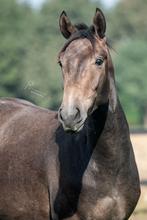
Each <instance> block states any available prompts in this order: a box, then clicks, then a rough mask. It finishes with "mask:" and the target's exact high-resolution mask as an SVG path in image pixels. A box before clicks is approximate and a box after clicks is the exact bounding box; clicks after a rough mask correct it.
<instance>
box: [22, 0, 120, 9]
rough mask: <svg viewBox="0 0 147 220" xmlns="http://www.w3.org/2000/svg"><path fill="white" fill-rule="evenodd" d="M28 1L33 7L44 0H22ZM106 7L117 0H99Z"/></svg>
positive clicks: (36, 6)
mask: <svg viewBox="0 0 147 220" xmlns="http://www.w3.org/2000/svg"><path fill="white" fill-rule="evenodd" d="M22 1H27V2H29V3H30V4H31V5H32V6H33V7H35V8H38V7H39V6H40V5H41V4H42V3H43V2H44V0H22ZM101 1H102V2H104V4H105V5H106V6H107V7H111V6H113V5H114V4H115V3H116V2H117V1H118V0H101Z"/></svg>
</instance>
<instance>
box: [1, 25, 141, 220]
mask: <svg viewBox="0 0 147 220" xmlns="http://www.w3.org/2000/svg"><path fill="white" fill-rule="evenodd" d="M64 24H65V22H64ZM68 24H69V22H68ZM70 30H71V28H70ZM72 30H73V29H72ZM66 33H68V34H69V32H66ZM77 42H78V40H77V41H76V40H75V41H74V42H72V43H74V44H72V43H71V46H73V45H74V48H76V43H77ZM83 42H84V44H85V42H87V44H88V39H83V40H82V41H81V46H82V45H83ZM66 46H67V45H66ZM67 47H68V46H67ZM89 47H90V44H89ZM89 47H88V48H89ZM70 49H71V48H70V45H69V49H68V50H67V53H68V51H70ZM62 53H63V51H62ZM84 54H85V53H84ZM64 59H65V58H64ZM64 62H65V60H64ZM100 63H101V62H100ZM100 65H101V64H100ZM68 68H69V67H68ZM108 69H109V70H110V66H109V68H108ZM101 70H102V68H100V69H98V71H101ZM111 76H112V75H111ZM66 77H67V76H66ZM68 82H69V81H68ZM84 83H85V82H83V86H84V85H85V84H84ZM109 83H110V88H111V91H109V89H108V88H107V89H106V91H103V95H105V96H107V92H108V94H109V98H108V99H107V97H106V99H103V100H104V102H100V101H99V105H98V106H97V107H96V106H95V107H94V105H93V104H92V103H91V102H89V101H88V102H86V105H88V103H91V104H92V106H89V107H87V108H89V109H92V110H91V111H89V112H90V114H89V115H88V116H87V118H86V120H85V122H84V125H83V124H82V125H83V127H82V126H81V124H80V123H81V121H82V119H80V120H79V118H80V117H85V115H86V113H84V110H81V109H80V105H78V108H77V107H76V111H75V113H76V114H75V115H74V113H73V112H71V111H70V114H69V116H70V117H65V111H66V109H65V102H67V105H66V106H68V101H67V100H68V99H67V97H65V96H64V103H63V104H64V105H62V109H60V111H59V114H62V115H59V116H60V117H61V119H60V120H61V122H62V124H63V127H64V129H65V130H69V129H70V130H73V131H76V130H77V131H78V132H77V133H66V132H65V131H64V129H63V127H62V126H61V124H60V123H59V122H58V117H57V113H56V112H52V111H49V110H46V109H43V108H39V107H37V106H35V105H33V104H31V103H29V102H25V101H21V100H18V99H1V101H0V220H61V219H68V220H126V219H128V218H129V216H130V215H131V213H132V212H133V210H134V208H135V206H136V203H137V201H138V198H139V194H140V187H139V178H138V172H137V168H136V163H135V159H134V154H133V150H132V145H131V142H130V137H129V129H128V125H127V122H126V119H125V116H124V113H123V111H122V108H121V105H120V103H119V100H118V98H117V97H116V96H115V89H114V87H113V83H114V82H113V79H111V77H110V79H109ZM72 85H73V84H72ZM105 85H106V86H105V88H106V87H107V83H106V84H105ZM101 87H102V85H101ZM64 89H65V90H66V88H64ZM68 89H69V88H68ZM72 89H73V87H72ZM78 89H79V87H77V91H78ZM68 91H69V93H68V94H70V90H68ZM96 93H97V92H96ZM110 93H111V94H110ZM73 94H74V93H73ZM84 94H86V92H84ZM88 95H89V94H88ZM70 97H72V96H70ZM88 97H92V93H91V96H88ZM99 97H100V96H99ZM101 97H102V94H101ZM76 100H77V99H76ZM88 100H89V99H88ZM94 100H95V99H94ZM83 102H84V98H83ZM95 103H96V101H95ZM95 103H94V104H95ZM82 104H83V103H82ZM91 104H90V105H91ZM70 105H71V99H70ZM95 105H96V104H95ZM77 109H78V110H77ZM69 110H71V109H70V108H69V109H68V111H67V116H68V113H69ZM73 110H74V107H73V105H72V111H73ZM82 111H83V113H82ZM71 113H72V115H71ZM77 113H78V114H77ZM83 115H84V116H83ZM63 116H64V117H63ZM71 116H72V120H71ZM67 119H68V120H67ZM69 119H70V120H69ZM75 119H76V120H77V121H76V122H75V123H73V121H75ZM79 124H80V126H79Z"/></svg>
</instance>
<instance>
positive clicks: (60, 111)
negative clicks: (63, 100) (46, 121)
mask: <svg viewBox="0 0 147 220" xmlns="http://www.w3.org/2000/svg"><path fill="white" fill-rule="evenodd" d="M59 116H60V119H61V120H62V121H63V116H62V108H60V109H59Z"/></svg>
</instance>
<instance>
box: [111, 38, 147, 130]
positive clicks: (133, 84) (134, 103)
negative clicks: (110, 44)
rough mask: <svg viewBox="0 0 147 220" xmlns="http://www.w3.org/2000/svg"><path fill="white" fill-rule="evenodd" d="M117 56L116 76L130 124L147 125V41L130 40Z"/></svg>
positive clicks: (121, 47)
mask: <svg viewBox="0 0 147 220" xmlns="http://www.w3.org/2000/svg"><path fill="white" fill-rule="evenodd" d="M118 51H119V53H118V54H117V55H116V56H115V63H116V78H117V85H118V90H119V94H120V97H121V101H122V104H123V106H124V109H125V111H126V113H127V116H128V119H129V122H130V124H143V125H144V127H147V98H146V97H147V73H146V70H147V62H146V55H147V47H146V42H145V41H140V40H134V41H132V40H128V41H127V42H122V43H121V44H120V45H119V47H118Z"/></svg>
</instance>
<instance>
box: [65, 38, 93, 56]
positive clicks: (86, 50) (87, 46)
mask: <svg viewBox="0 0 147 220" xmlns="http://www.w3.org/2000/svg"><path fill="white" fill-rule="evenodd" d="M92 53H93V47H92V44H91V42H90V40H88V39H86V38H84V39H76V40H73V41H72V42H71V43H70V44H69V46H68V47H67V49H66V53H65V54H66V57H68V56H70V57H71V56H78V55H80V56H82V55H83V56H85V55H90V54H92Z"/></svg>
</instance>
